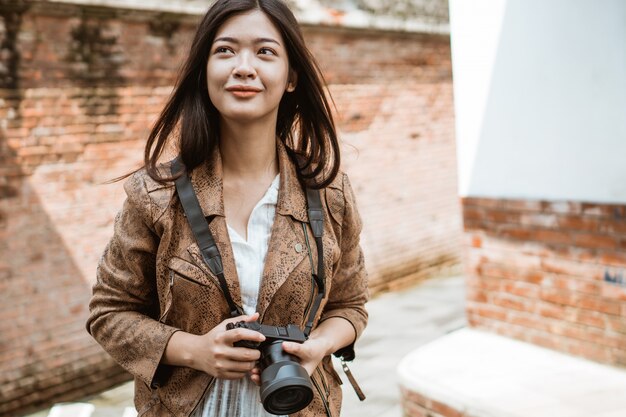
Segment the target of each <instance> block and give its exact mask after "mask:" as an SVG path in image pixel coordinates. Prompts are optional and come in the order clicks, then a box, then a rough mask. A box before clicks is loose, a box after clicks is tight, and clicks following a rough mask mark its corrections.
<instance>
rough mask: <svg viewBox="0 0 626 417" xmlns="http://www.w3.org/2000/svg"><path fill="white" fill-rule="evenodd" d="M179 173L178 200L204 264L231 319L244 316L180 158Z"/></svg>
mask: <svg viewBox="0 0 626 417" xmlns="http://www.w3.org/2000/svg"><path fill="white" fill-rule="evenodd" d="M179 172H182V174H181V175H180V177H178V179H177V180H176V181H175V184H176V191H177V192H178V198H179V200H180V203H181V204H182V206H183V210H184V211H185V216H186V217H187V222H189V226H191V231H192V232H193V235H194V237H195V238H196V242H197V243H198V247H199V248H200V253H202V259H204V262H205V263H206V264H207V265H208V267H209V269H210V270H211V272H213V274H214V275H215V276H217V279H218V280H219V283H220V287H221V288H222V292H223V293H224V297H226V301H227V302H228V307H229V308H230V315H231V317H237V316H240V315H242V314H243V311H242V310H241V308H240V307H238V306H237V305H235V302H234V301H233V299H232V297H231V296H230V291H228V285H227V284H226V278H224V267H223V265H222V257H221V256H220V252H219V250H218V249H217V245H216V244H215V239H213V235H212V234H211V230H210V229H209V224H208V222H207V219H206V218H205V217H204V214H203V213H202V208H201V207H200V203H199V202H198V197H196V193H195V192H194V190H193V185H192V184H191V181H190V180H189V175H188V174H187V171H186V170H185V166H184V165H183V163H182V162H181V161H180V157H179V158H176V159H175V160H174V161H173V162H172V175H176V174H178V173H179Z"/></svg>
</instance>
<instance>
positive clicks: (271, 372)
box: [261, 341, 313, 415]
mask: <svg viewBox="0 0 626 417" xmlns="http://www.w3.org/2000/svg"><path fill="white" fill-rule="evenodd" d="M262 350H263V351H262V352H261V357H262V359H261V364H262V366H264V367H265V368H264V369H263V372H262V373H261V401H262V402H263V407H264V408H265V410H266V411H267V412H269V413H272V414H279V415H280V414H292V413H295V412H297V411H300V410H302V409H303V408H304V407H306V406H307V405H309V403H310V402H311V401H312V400H313V387H312V386H311V379H310V378H309V374H308V373H307V372H306V370H305V369H304V368H303V367H302V366H301V365H300V363H298V359H297V358H296V357H294V356H292V355H290V354H288V353H287V352H285V351H283V347H282V342H280V341H278V342H274V343H272V344H270V345H268V346H265V347H264V349H262Z"/></svg>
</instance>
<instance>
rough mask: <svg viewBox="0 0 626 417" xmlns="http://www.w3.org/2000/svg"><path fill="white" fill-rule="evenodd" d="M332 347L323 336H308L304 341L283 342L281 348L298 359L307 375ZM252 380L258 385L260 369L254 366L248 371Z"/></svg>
mask: <svg viewBox="0 0 626 417" xmlns="http://www.w3.org/2000/svg"><path fill="white" fill-rule="evenodd" d="M331 349H332V343H331V342H330V341H329V340H327V339H325V338H322V337H320V338H310V339H308V340H307V341H306V342H304V343H295V342H283V350H284V351H285V352H287V353H290V354H292V355H294V356H296V357H297V358H298V359H300V365H302V367H303V368H304V369H306V371H307V373H308V374H309V376H311V375H312V374H313V372H314V371H315V368H317V365H319V363H320V362H321V361H322V359H323V358H324V356H326V355H328V354H329V353H328V352H329V351H330V350H331ZM250 378H251V379H252V381H253V382H254V383H255V384H257V385H259V384H260V383H261V373H260V369H259V368H258V366H257V367H255V368H254V369H253V370H252V372H251V373H250Z"/></svg>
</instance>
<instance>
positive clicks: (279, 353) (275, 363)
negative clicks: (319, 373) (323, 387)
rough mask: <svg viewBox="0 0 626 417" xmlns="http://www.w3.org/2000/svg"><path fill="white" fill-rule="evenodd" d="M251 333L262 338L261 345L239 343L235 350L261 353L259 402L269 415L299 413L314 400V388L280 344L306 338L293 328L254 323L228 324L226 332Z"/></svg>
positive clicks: (291, 356) (300, 331)
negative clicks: (244, 349) (244, 330)
mask: <svg viewBox="0 0 626 417" xmlns="http://www.w3.org/2000/svg"><path fill="white" fill-rule="evenodd" d="M238 328H239V329H250V330H254V331H257V332H259V333H261V334H263V335H264V336H265V340H264V341H263V342H260V343H258V342H253V341H250V340H240V341H238V342H236V343H235V344H234V346H236V347H244V348H248V349H258V350H259V351H260V352H261V358H260V359H259V367H260V368H261V388H260V390H261V392H260V394H261V401H262V402H263V407H264V408H265V410H266V411H267V412H269V413H271V414H278V415H286V414H292V413H295V412H297V411H300V410H302V409H303V408H304V407H306V406H307V405H309V403H310V402H311V401H312V400H313V387H312V385H311V379H310V378H309V374H308V373H307V371H306V370H305V369H304V368H303V367H302V366H301V365H300V362H299V360H298V358H297V357H295V356H293V355H290V354H289V353H287V352H285V351H284V350H283V346H282V342H296V343H304V342H305V341H306V340H307V337H306V336H305V335H304V332H302V330H300V328H299V327H298V326H296V325H294V324H288V325H287V326H285V327H280V326H268V325H265V324H260V323H258V322H256V321H253V322H245V321H239V322H237V323H228V324H227V325H226V329H227V330H233V329H238Z"/></svg>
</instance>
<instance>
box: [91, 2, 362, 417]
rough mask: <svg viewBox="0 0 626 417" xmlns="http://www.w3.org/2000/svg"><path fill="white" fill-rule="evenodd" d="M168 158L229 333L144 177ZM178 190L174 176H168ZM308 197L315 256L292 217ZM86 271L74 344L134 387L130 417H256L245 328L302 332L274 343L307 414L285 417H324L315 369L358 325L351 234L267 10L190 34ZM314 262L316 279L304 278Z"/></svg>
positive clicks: (304, 76)
mask: <svg viewBox="0 0 626 417" xmlns="http://www.w3.org/2000/svg"><path fill="white" fill-rule="evenodd" d="M172 143H173V144H174V146H175V147H176V149H178V150H179V160H180V161H181V162H182V164H183V165H184V166H185V168H186V173H188V174H189V177H190V181H191V184H192V186H193V190H194V191H195V194H196V196H197V198H198V201H199V203H200V206H201V210H202V214H203V215H204V216H205V217H206V219H207V222H208V224H209V229H210V231H211V233H212V235H213V237H214V239H215V241H216V244H217V248H218V250H219V253H220V254H221V257H222V262H223V270H224V273H223V275H224V277H225V280H226V285H227V288H228V289H227V292H229V293H230V295H231V297H232V300H233V302H234V304H236V305H237V306H238V310H240V311H241V312H242V314H241V315H239V316H237V317H233V316H232V315H231V314H230V313H231V310H230V309H229V304H228V303H227V301H226V297H225V292H224V291H223V290H222V289H221V288H220V284H219V280H218V279H217V278H216V276H215V274H214V273H213V271H212V270H211V269H210V268H209V267H208V265H207V263H206V262H205V261H204V259H203V256H202V253H201V250H200V248H199V247H198V244H197V242H196V240H195V238H194V235H193V233H192V230H191V228H190V226H189V222H188V219H187V218H186V217H185V214H184V211H183V208H182V207H181V201H180V199H179V196H178V193H177V191H176V187H175V186H174V183H173V180H174V179H176V178H178V177H180V175H181V174H180V173H179V172H176V171H175V170H173V169H172V163H163V164H161V163H160V157H161V156H162V155H163V154H164V150H165V149H167V148H168V146H170V144H172ZM183 175H184V174H183ZM307 189H309V190H312V189H316V190H319V194H320V196H321V201H322V208H323V216H324V221H323V237H322V243H323V244H322V245H320V248H323V256H321V257H318V253H317V248H316V246H317V245H316V241H315V239H314V238H313V235H314V233H313V230H312V229H311V225H310V222H309V220H310V219H309V216H308V213H307V191H306V190H307ZM125 190H126V193H127V199H126V201H125V203H124V206H123V208H122V210H121V212H120V214H119V215H118V217H117V219H116V222H115V231H114V236H113V238H112V239H111V241H110V242H109V244H108V246H107V248H106V250H105V252H104V255H103V257H102V259H101V261H100V264H99V267H98V272H97V283H96V285H95V286H94V288H93V298H92V300H91V303H90V311H91V315H90V317H89V320H88V322H87V328H88V330H89V332H90V333H91V334H92V335H93V337H94V338H95V339H96V340H97V341H98V342H99V343H100V344H101V345H102V346H103V347H104V349H105V350H106V351H107V352H109V353H110V354H111V356H113V358H115V359H116V360H117V361H118V362H119V363H120V364H121V365H122V366H123V367H124V368H125V369H127V370H128V371H129V372H130V373H131V374H133V375H134V377H135V404H136V407H137V411H138V413H139V415H140V416H167V415H173V416H194V417H200V416H203V417H204V416H241V417H243V416H245V417H251V416H252V417H253V416H265V415H269V414H267V413H266V411H265V410H264V408H263V405H262V404H261V403H260V402H259V387H258V386H257V385H255V384H259V382H260V370H259V367H258V366H257V360H258V359H259V357H260V352H259V350H257V349H251V348H246V347H239V346H234V344H236V343H237V342H240V341H242V340H245V341H253V342H262V341H263V340H264V339H265V337H264V336H263V335H262V334H261V333H259V332H257V331H254V330H250V329H245V328H238V329H231V330H227V328H226V325H227V324H228V323H234V322H239V321H245V322H253V321H259V322H261V323H263V324H265V325H273V326H286V325H287V324H296V325H298V326H299V327H300V328H304V325H305V323H306V322H307V318H308V317H307V316H308V314H309V312H310V310H311V308H312V306H311V304H312V303H311V301H312V299H313V297H314V296H315V295H316V294H317V292H318V287H317V286H316V282H315V280H314V279H312V274H313V273H317V275H318V276H323V277H324V284H325V285H324V287H325V289H324V292H323V296H324V297H323V299H322V300H321V304H320V306H319V310H317V311H318V314H317V315H316V317H315V320H314V322H313V330H312V332H311V333H310V336H309V337H308V339H307V340H306V341H305V342H304V343H295V342H283V343H282V348H283V349H284V351H285V352H287V353H289V354H291V355H293V356H294V357H296V358H298V360H299V362H300V364H301V365H302V367H303V368H304V369H305V370H306V372H307V373H308V374H309V375H310V377H311V382H312V385H313V387H314V389H313V394H314V398H313V400H312V401H311V403H310V404H309V405H308V406H307V407H306V408H304V409H303V410H302V411H300V412H297V413H296V414H294V415H297V416H320V415H332V416H338V415H339V409H340V406H341V389H340V387H339V384H340V379H339V377H338V375H337V373H336V372H335V371H334V369H333V365H332V362H331V360H330V355H331V354H333V353H337V352H338V351H339V352H340V353H341V354H342V355H343V356H344V357H346V358H350V357H351V356H353V351H352V348H353V345H354V342H355V340H356V339H357V338H358V337H359V335H360V333H361V332H362V330H363V329H364V327H365V325H366V322H367V313H366V311H365V308H364V304H365V302H366V301H367V298H368V293H367V279H366V273H365V269H364V264H363V256H362V252H361V249H360V246H359V234H360V231H361V222H360V218H359V215H358V212H357V209H356V206H355V201H354V195H353V193H352V189H351V187H350V183H349V181H348V178H347V176H346V175H345V174H343V173H341V172H340V171H339V147H338V143H337V137H336V132H335V126H334V123H333V120H332V116H331V111H330V106H329V104H328V102H327V100H326V98H325V95H324V84H323V78H322V76H321V74H320V72H319V70H318V67H317V65H316V64H315V61H314V59H313V57H312V56H311V54H310V52H309V51H308V50H307V48H306V46H305V44H304V41H303V37H302V34H301V32H300V29H299V27H298V24H297V22H296V20H295V18H294V16H293V14H292V13H291V12H290V11H289V9H288V8H287V7H286V6H285V5H284V4H283V3H282V2H281V1H280V0H257V1H255V0H218V1H217V2H216V3H215V4H214V5H213V6H212V7H211V8H210V9H209V11H208V12H207V14H206V15H205V17H204V18H203V20H202V22H201V23H200V25H199V27H198V30H197V33H196V35H195V38H194V40H193V44H192V46H191V50H190V54H189V57H188V59H187V62H186V64H185V66H184V67H183V70H182V73H181V75H180V78H179V81H178V83H177V86H176V88H175V90H174V92H173V94H172V96H171V98H170V99H169V101H168V103H167V104H166V106H165V108H164V110H163V112H162V113H161V116H160V117H159V119H158V121H157V122H156V124H155V126H154V128H153V130H152V132H151V134H150V137H149V139H148V142H147V145H146V150H145V167H144V168H143V169H141V170H139V171H137V172H135V173H133V174H132V175H131V176H130V178H129V179H128V180H127V181H126V183H125ZM318 259H322V260H323V271H317V272H316V268H317V262H318Z"/></svg>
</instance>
